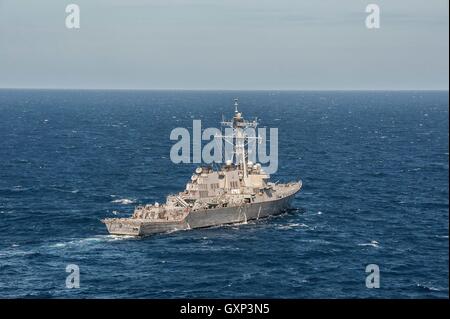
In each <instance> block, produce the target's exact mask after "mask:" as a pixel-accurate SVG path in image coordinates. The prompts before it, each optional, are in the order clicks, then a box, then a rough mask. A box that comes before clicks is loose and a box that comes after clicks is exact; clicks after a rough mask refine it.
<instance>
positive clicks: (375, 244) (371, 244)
mask: <svg viewBox="0 0 450 319" xmlns="http://www.w3.org/2000/svg"><path fill="white" fill-rule="evenodd" d="M379 244H380V243H379V242H377V241H376V240H372V241H371V242H370V243H363V244H358V246H371V247H375V248H379V247H380V246H379Z"/></svg>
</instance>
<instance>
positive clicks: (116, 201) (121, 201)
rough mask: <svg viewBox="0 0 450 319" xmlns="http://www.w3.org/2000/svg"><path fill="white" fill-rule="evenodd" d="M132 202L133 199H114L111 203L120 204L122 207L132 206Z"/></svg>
mask: <svg viewBox="0 0 450 319" xmlns="http://www.w3.org/2000/svg"><path fill="white" fill-rule="evenodd" d="M134 202H135V201H134V200H133V199H128V198H121V199H115V200H113V201H112V202H111V203H118V204H122V205H128V204H133V203H134Z"/></svg>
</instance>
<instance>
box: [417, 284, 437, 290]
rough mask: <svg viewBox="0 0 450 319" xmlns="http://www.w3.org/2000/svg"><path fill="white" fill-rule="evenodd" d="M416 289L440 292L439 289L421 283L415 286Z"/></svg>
mask: <svg viewBox="0 0 450 319" xmlns="http://www.w3.org/2000/svg"><path fill="white" fill-rule="evenodd" d="M416 286H417V287H419V288H422V289H425V290H428V291H441V289H439V288H436V287H433V286H427V285H424V284H421V283H418V284H416Z"/></svg>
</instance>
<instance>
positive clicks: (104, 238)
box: [49, 235, 136, 248]
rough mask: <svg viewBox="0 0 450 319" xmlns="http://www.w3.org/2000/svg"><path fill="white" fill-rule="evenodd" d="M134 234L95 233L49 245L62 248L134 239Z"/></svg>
mask: <svg viewBox="0 0 450 319" xmlns="http://www.w3.org/2000/svg"><path fill="white" fill-rule="evenodd" d="M135 238H136V237H134V236H125V235H120V236H119V235H97V236H94V237H88V238H80V239H74V240H70V241H67V242H60V243H55V244H52V245H50V246H49V247H52V248H64V247H69V246H70V247H72V246H86V245H89V244H93V243H99V242H113V241H118V240H126V239H135Z"/></svg>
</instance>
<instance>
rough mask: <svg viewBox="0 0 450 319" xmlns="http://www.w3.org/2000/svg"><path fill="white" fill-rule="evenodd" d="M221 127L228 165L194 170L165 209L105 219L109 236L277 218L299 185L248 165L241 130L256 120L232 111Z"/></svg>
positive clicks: (155, 206) (152, 208)
mask: <svg viewBox="0 0 450 319" xmlns="http://www.w3.org/2000/svg"><path fill="white" fill-rule="evenodd" d="M222 125H225V126H229V127H231V128H232V129H233V130H232V132H233V136H232V139H233V141H234V146H233V150H234V156H233V158H234V161H232V160H226V161H225V163H224V165H222V167H221V168H220V169H218V170H214V169H213V168H212V167H211V166H199V167H197V168H196V169H195V172H194V174H193V175H192V176H191V179H190V181H189V182H188V183H187V185H186V188H185V190H184V191H182V192H180V193H178V194H172V195H169V196H167V199H166V203H165V204H161V205H160V204H158V203H154V204H147V205H144V206H137V207H136V208H135V210H134V213H133V215H132V216H131V217H129V218H106V219H103V220H102V222H103V223H104V224H105V225H106V227H107V229H108V232H109V233H110V234H115V235H131V236H145V235H151V234H155V233H161V232H170V231H176V230H187V229H193V228H200V227H210V226H218V225H224V224H234V223H246V222H247V221H248V220H257V219H260V218H264V217H267V216H271V215H277V214H281V213H282V212H285V211H286V210H287V209H289V208H290V205H291V202H292V200H293V198H294V196H295V194H296V193H297V192H299V191H300V189H301V187H302V182H301V181H295V182H290V183H287V184H280V183H273V182H270V176H269V174H267V173H266V172H264V169H263V168H262V167H261V164H259V163H252V162H250V161H249V160H248V150H247V147H246V143H245V141H246V140H247V139H248V138H249V136H247V134H246V132H245V130H246V129H247V128H256V126H257V121H246V120H245V119H244V118H243V116H242V113H240V112H239V111H238V102H237V100H235V113H234V117H233V119H232V120H231V121H222Z"/></svg>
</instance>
